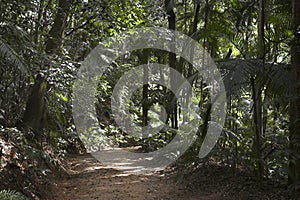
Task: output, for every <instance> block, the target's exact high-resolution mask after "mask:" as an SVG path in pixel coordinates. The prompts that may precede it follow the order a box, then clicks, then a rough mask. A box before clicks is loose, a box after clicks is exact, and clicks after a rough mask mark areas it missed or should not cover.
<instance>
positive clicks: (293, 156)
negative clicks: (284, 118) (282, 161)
mask: <svg viewBox="0 0 300 200" xmlns="http://www.w3.org/2000/svg"><path fill="white" fill-rule="evenodd" d="M292 13H293V32H294V41H293V43H292V47H291V56H292V69H293V70H292V71H293V74H294V75H295V83H296V84H295V85H293V87H294V90H293V91H294V95H293V97H291V101H290V161H289V184H290V186H291V188H292V193H293V194H292V195H293V197H294V199H300V56H299V55H300V1H299V0H293V12H292Z"/></svg>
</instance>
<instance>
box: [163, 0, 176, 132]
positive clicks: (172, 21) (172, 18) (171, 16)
mask: <svg viewBox="0 0 300 200" xmlns="http://www.w3.org/2000/svg"><path fill="white" fill-rule="evenodd" d="M172 3H174V2H173V1H170V0H166V1H165V6H166V12H167V14H168V23H169V29H170V30H174V31H175V29H176V15H175V13H174V11H173V7H174V5H172ZM175 48H176V46H175V38H173V39H172V42H171V45H170V49H171V50H173V51H175ZM169 66H170V68H171V69H174V70H176V54H175V53H172V52H170V53H169ZM170 72H171V73H170V79H171V80H170V81H171V89H172V90H173V91H176V89H177V88H175V86H176V85H177V84H176V75H175V74H174V73H173V71H170ZM174 98H175V95H174V94H171V97H170V98H169V99H170V100H171V101H170V104H171V105H170V110H169V111H168V112H169V113H170V114H169V116H170V117H171V124H172V128H175V129H177V128H178V117H177V100H175V101H173V99H174Z"/></svg>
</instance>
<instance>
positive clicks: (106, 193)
mask: <svg viewBox="0 0 300 200" xmlns="http://www.w3.org/2000/svg"><path fill="white" fill-rule="evenodd" d="M68 165H69V169H68V174H69V175H68V176H67V177H65V178H63V180H60V181H59V182H58V183H57V184H56V194H55V197H54V198H55V199H66V200H67V199H70V200H71V199H72V200H75V199H78V200H79V199H82V200H83V199H84V200H89V199H103V200H113V199H114V200H117V199H118V200H119V199H182V198H185V196H184V192H183V191H182V190H183V189H182V188H181V187H179V185H178V184H176V182H175V181H174V177H172V176H170V177H167V176H165V175H164V174H159V173H148V174H136V173H129V172H122V171H118V170H115V169H110V168H107V167H106V166H103V165H102V164H101V163H100V162H99V161H97V160H96V159H95V158H93V157H92V156H91V155H89V154H86V155H82V156H76V157H71V158H68ZM185 199H186V198H185ZM190 199H192V198H190ZM195 199H196V198H195Z"/></svg>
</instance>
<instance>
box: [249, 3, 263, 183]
mask: <svg viewBox="0 0 300 200" xmlns="http://www.w3.org/2000/svg"><path fill="white" fill-rule="evenodd" d="M257 29H258V52H257V58H258V60H259V61H261V63H262V67H263V68H264V65H265V42H264V36H265V0H259V11H258V27H257ZM259 78H260V74H257V75H256V77H255V78H254V77H253V78H251V84H252V95H253V96H252V99H253V103H254V104H253V120H254V133H255V136H254V144H253V145H254V146H253V151H254V154H255V167H254V169H255V171H256V173H257V175H258V177H259V178H262V177H263V175H264V164H263V159H262V154H261V146H262V139H263V138H262V134H263V117H262V115H263V100H262V93H263V85H264V84H263V82H262V80H259Z"/></svg>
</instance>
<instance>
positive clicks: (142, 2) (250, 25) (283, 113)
mask: <svg viewBox="0 0 300 200" xmlns="http://www.w3.org/2000/svg"><path fill="white" fill-rule="evenodd" d="M0 5H1V6H0V27H1V28H0V66H1V67H0V79H1V84H0V94H1V95H0V158H1V166H0V170H1V174H0V180H1V184H0V189H2V190H4V189H15V190H18V191H20V192H22V193H24V194H26V195H27V196H28V197H34V196H36V195H38V196H42V195H43V193H42V192H41V193H40V194H33V193H32V191H33V188H37V187H39V186H38V185H35V184H34V182H35V181H36V180H37V179H39V178H41V177H44V176H46V175H48V174H56V173H62V172H61V171H63V170H62V168H63V167H62V166H63V165H62V163H61V162H62V161H63V159H64V157H65V156H66V155H67V154H73V153H83V152H85V151H86V149H85V147H84V144H83V142H84V140H86V139H87V138H80V137H79V135H80V134H79V133H78V132H77V130H76V127H75V124H74V119H73V116H72V106H73V105H72V91H73V84H74V80H75V79H76V77H77V75H76V74H77V72H78V70H79V69H80V66H81V64H82V61H84V59H85V58H86V57H87V55H88V54H89V53H90V52H91V51H92V49H94V48H95V47H96V46H97V45H98V44H101V43H102V42H103V41H104V40H106V39H107V38H108V37H111V36H115V35H117V34H118V33H121V32H123V31H128V30H133V29H134V28H145V27H154V26H155V27H165V28H168V29H172V30H177V31H180V32H182V33H184V34H186V35H188V36H190V37H191V38H193V39H194V40H196V41H197V42H199V43H201V45H202V46H203V47H204V49H205V50H206V51H207V52H208V53H209V54H210V56H211V57H212V58H213V59H214V61H215V63H216V65H217V67H218V68H219V71H220V73H221V75H222V78H223V81H224V84H225V88H226V95H227V108H226V109H227V110H226V113H227V116H226V121H225V124H224V127H223V129H222V134H221V137H220V138H219V140H218V142H217V145H216V146H215V147H214V149H213V150H212V152H211V153H210V154H209V156H208V157H206V158H204V159H199V158H198V152H199V149H200V147H201V144H202V142H203V140H204V138H205V135H206V131H207V125H208V123H209V121H210V116H209V115H210V111H211V110H210V109H211V102H210V100H209V99H210V96H209V92H208V88H209V87H208V86H207V85H206V83H205V80H204V78H203V77H202V76H201V74H198V73H195V72H196V70H195V68H193V66H191V65H190V64H189V63H188V62H186V61H185V60H184V59H182V58H179V57H176V55H175V54H172V53H169V52H165V51H161V50H157V49H143V50H136V51H134V52H130V53H129V54H128V55H127V54H126V55H125V56H124V57H120V58H119V59H117V60H115V62H113V64H112V65H111V66H110V67H109V68H108V69H107V70H106V71H105V72H104V73H103V75H102V76H101V77H100V78H99V84H98V87H97V92H96V94H95V95H96V96H97V102H96V103H95V107H96V111H97V119H98V121H99V126H100V127H101V129H103V134H104V135H105V136H107V137H109V138H110V139H111V140H110V144H115V145H118V146H120V147H129V146H140V147H141V151H143V152H149V151H155V150H157V149H159V148H162V147H163V146H165V145H166V144H167V143H169V142H170V141H171V140H172V138H173V137H174V135H175V134H176V133H177V130H178V127H179V126H180V124H181V123H182V122H183V121H184V120H185V119H184V118H183V117H182V112H183V111H182V110H181V105H180V104H179V103H178V101H177V99H176V98H174V94H173V93H172V92H170V91H169V90H168V89H167V88H165V87H160V86H158V85H155V84H147V85H145V86H143V87H142V88H140V89H139V90H137V91H136V92H135V93H134V95H133V97H132V98H131V99H130V102H128V107H130V113H131V114H132V115H131V116H130V118H131V120H133V121H134V122H136V123H137V124H139V125H147V124H148V123H149V120H150V118H153V116H154V118H155V116H156V115H154V114H153V113H154V112H153V111H151V109H150V108H153V107H154V110H155V109H156V110H157V112H160V109H159V108H158V107H157V105H163V106H164V107H165V108H166V113H167V118H166V119H158V120H160V121H163V123H165V124H166V127H167V128H165V129H163V130H162V131H161V132H159V133H157V134H155V135H149V137H147V138H140V137H134V136H132V135H131V134H130V133H126V132H125V131H123V130H122V129H121V128H120V127H118V125H117V124H116V122H115V120H114V117H115V116H113V114H112V112H111V104H110V103H111V100H112V99H111V97H112V93H113V89H114V87H115V86H116V84H117V81H118V80H119V79H120V78H121V77H122V76H123V75H124V73H126V72H127V71H129V70H131V69H132V68H133V67H135V66H137V65H141V64H147V63H150V62H151V63H160V64H165V65H168V66H169V67H170V68H173V69H175V70H177V71H178V72H180V73H181V74H182V75H183V76H184V77H186V78H187V79H189V80H190V83H191V85H192V89H193V91H194V92H195V94H196V97H195V98H193V99H192V100H193V101H194V102H195V103H197V105H198V106H199V108H200V109H199V111H198V114H199V116H200V119H201V120H200V123H199V124H198V125H197V126H198V127H197V129H198V131H197V139H196V140H195V142H194V143H193V145H191V146H190V148H189V149H188V150H187V151H186V152H185V153H184V154H183V155H182V156H181V157H180V159H179V161H178V162H181V163H184V164H185V165H192V164H193V165H195V164H197V163H201V162H206V161H207V160H213V162H216V163H220V164H222V165H228V166H230V167H232V168H233V169H235V170H238V169H240V168H243V169H245V170H247V171H249V172H251V173H252V174H253V175H254V176H256V177H257V178H258V180H262V179H265V178H267V179H272V180H274V181H278V182H280V183H281V184H283V185H286V186H287V188H288V189H289V190H290V193H291V196H292V197H293V198H295V199H299V198H300V120H299V119H300V99H299V98H300V84H299V82H300V50H299V49H300V14H299V13H300V3H299V2H298V1H297V0H285V1H279V0H257V1H252V0H243V1H242V0H220V1H216V0H205V1H204V0H202V1H201V0H194V1H191V0H178V1H175V0H157V1H154V0H153V1H150V0H137V1H117V0H111V1H108V0H33V1H17V0H13V1H11V0H0ZM148 70H151V69H148ZM171 79H172V78H166V79H164V81H173V80H171ZM124 87H125V88H126V86H124ZM174 99H175V100H174ZM184 102H185V103H187V104H188V97H186V100H185V101H184ZM132 105H135V106H132ZM99 137H100V136H99ZM82 141H83V142H82ZM99 142H102V143H103V144H101V145H104V146H105V145H109V144H107V141H102V140H101V137H100V139H99ZM104 143H105V144H104ZM95 148H97V147H95ZM88 150H91V149H88ZM92 150H95V149H92ZM12 172H13V173H12ZM7 177H11V180H10V181H9V182H16V183H17V184H15V185H11V184H9V182H8V181H6V180H7ZM10 192H11V191H4V192H1V193H0V195H6V194H7V193H10ZM12 195H19V194H18V193H14V192H12Z"/></svg>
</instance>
